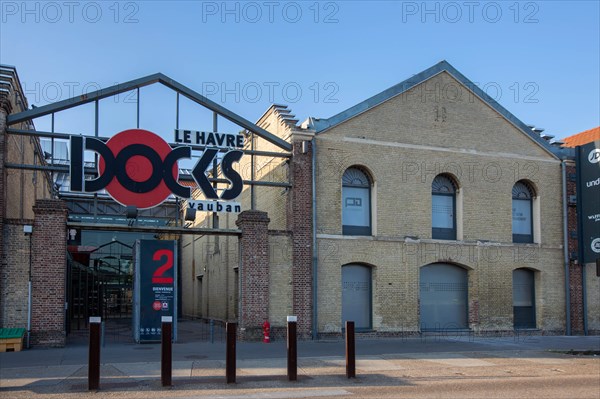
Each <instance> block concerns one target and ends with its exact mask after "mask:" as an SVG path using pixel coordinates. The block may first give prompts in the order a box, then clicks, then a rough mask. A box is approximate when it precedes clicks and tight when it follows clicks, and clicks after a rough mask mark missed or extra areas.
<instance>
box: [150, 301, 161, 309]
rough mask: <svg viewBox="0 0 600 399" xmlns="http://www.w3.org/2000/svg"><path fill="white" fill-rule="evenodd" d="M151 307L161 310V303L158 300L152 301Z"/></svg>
mask: <svg viewBox="0 0 600 399" xmlns="http://www.w3.org/2000/svg"><path fill="white" fill-rule="evenodd" d="M152 309H154V310H157V311H158V310H161V309H162V305H161V304H160V301H154V302H152Z"/></svg>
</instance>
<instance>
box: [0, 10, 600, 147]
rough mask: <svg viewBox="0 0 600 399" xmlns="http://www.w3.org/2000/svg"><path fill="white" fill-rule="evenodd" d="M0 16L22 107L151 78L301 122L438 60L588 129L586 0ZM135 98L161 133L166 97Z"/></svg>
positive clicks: (521, 103)
mask: <svg viewBox="0 0 600 399" xmlns="http://www.w3.org/2000/svg"><path fill="white" fill-rule="evenodd" d="M1 12H2V15H1V28H0V62H1V63H3V64H9V65H14V66H16V67H17V70H18V73H19V76H20V78H21V80H22V82H23V83H24V85H25V90H26V92H27V93H26V94H27V97H28V99H29V101H30V103H33V104H35V105H43V104H46V103H49V102H52V101H57V100H62V99H66V98H68V97H70V95H79V94H82V91H92V90H95V89H97V88H99V87H106V86H109V85H112V84H115V83H120V82H125V81H128V80H131V79H135V78H138V77H141V76H145V75H148V74H152V73H156V72H162V73H164V74H166V75H168V76H170V77H172V78H173V79H175V80H177V81H179V82H180V83H182V84H184V85H186V86H188V87H190V88H192V89H194V90H196V91H198V92H200V93H202V94H204V95H206V96H207V97H208V98H210V99H212V100H213V101H216V102H218V103H221V104H222V105H224V106H225V107H227V108H229V109H231V110H232V111H234V112H237V113H238V114H240V115H242V116H243V117H245V118H247V119H249V120H252V121H255V120H256V119H257V118H258V117H260V115H261V114H262V113H263V112H264V111H265V110H266V109H267V108H268V106H269V105H270V104H271V103H272V102H276V103H284V104H288V105H289V106H290V107H291V109H292V110H293V112H294V113H295V114H296V115H297V117H298V118H299V119H300V120H301V121H302V120H304V119H305V118H306V117H308V116H317V117H330V116H332V115H334V114H336V113H338V112H340V111H343V110H345V109H346V108H348V107H350V106H352V105H354V104H356V103H358V102H360V101H362V100H364V99H366V98H368V97H370V96H372V95H373V94H376V93H378V92H379V91H382V90H384V89H386V88H388V87H390V86H392V85H394V84H396V83H398V82H400V81H402V80H404V79H406V78H408V77H410V76H411V75H413V74H415V73H418V72H420V71H422V70H424V69H426V68H428V67H430V66H432V65H434V64H435V63H437V62H438V61H440V60H443V59H445V60H447V61H449V62H450V63H451V64H452V65H453V66H454V67H456V68H457V69H458V70H459V71H461V72H462V73H463V74H464V75H466V76H467V78H469V79H470V80H472V81H474V82H476V83H477V84H479V85H480V86H481V87H483V88H484V89H486V90H487V91H488V94H490V95H492V96H493V97H495V98H496V99H497V100H498V101H499V102H500V104H502V105H503V106H504V107H505V108H507V109H508V110H509V111H511V112H512V113H513V114H515V115H516V116H517V117H518V118H520V119H521V120H523V121H524V122H525V123H528V124H534V125H537V126H539V127H542V128H545V129H546V132H547V133H549V134H553V135H555V136H556V137H557V138H562V137H565V136H568V135H571V134H573V133H577V132H580V131H583V130H587V129H590V128H592V127H595V126H598V125H600V120H599V119H600V116H599V113H600V111H599V109H600V101H599V97H600V94H599V93H600V82H599V75H600V73H599V70H600V63H599V58H600V50H599V49H600V43H599V38H600V31H599V20H600V10H599V2H598V1H569V2H567V1H522V2H516V1H506V2H504V1H497V2H493V1H472V2H471V1H456V2H427V3H424V2H422V1H383V2H378V1H374V2H366V1H323V2H316V1H306V2H303V1H298V2H292V1H256V2H227V3H224V2H222V1H179V2H177V1H174V2H166V1H123V2H116V1H112V0H109V1H102V2H101V1H98V2H88V1H81V2H80V1H74V2H70V3H69V2H63V1H56V2H27V3H24V2H22V1H2V2H1ZM165 95H166V96H165ZM134 99H135V97H133V96H129V97H127V96H125V95H122V96H121V97H120V98H118V99H114V100H110V101H107V100H105V101H104V102H103V103H102V104H101V114H102V115H101V130H102V131H101V135H103V136H110V135H112V134H114V133H116V132H118V131H119V129H121V128H128V127H134V123H135V119H134V118H135V117H134V116H132V115H134V111H135V104H133V102H132V100H134ZM141 104H142V112H141V118H142V125H143V126H142V127H147V128H154V129H157V130H161V131H166V132H168V133H167V134H166V135H167V136H171V135H172V133H171V132H172V129H173V127H174V120H175V113H174V95H172V94H171V93H169V91H168V90H166V89H165V90H163V89H160V88H148V89H143V90H142V94H141ZM158 104H163V105H161V106H159V105H158ZM193 110H194V108H192V107H191V105H190V104H186V103H185V102H184V103H183V104H182V116H181V127H182V128H191V129H197V130H205V129H210V128H211V125H210V124H209V122H208V121H209V116H210V115H209V113H206V114H202V113H198V112H193ZM92 112H93V108H92V107H91V106H89V107H86V108H84V109H83V110H79V111H77V112H71V113H70V114H69V113H64V116H57V126H56V130H57V131H66V130H69V131H71V132H81V133H89V132H90V130H91V129H92V122H90V121H91V116H92V115H93V113H92ZM36 125H37V127H38V129H47V128H48V119H47V118H45V119H43V120H42V119H40V120H38V121H36ZM73 130H76V131H73ZM121 130H122V129H121ZM219 130H221V131H226V130H235V129H234V127H229V126H227V125H226V124H225V125H222V126H221V128H220V129H219Z"/></svg>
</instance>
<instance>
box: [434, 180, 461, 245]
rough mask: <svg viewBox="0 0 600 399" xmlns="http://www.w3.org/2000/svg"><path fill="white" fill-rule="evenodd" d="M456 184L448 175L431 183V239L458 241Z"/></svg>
mask: <svg viewBox="0 0 600 399" xmlns="http://www.w3.org/2000/svg"><path fill="white" fill-rule="evenodd" d="M456 188H457V187H456V184H455V183H454V181H453V180H452V179H451V178H450V177H449V176H446V175H437V176H436V177H435V179H433V183H431V238H437V239H440V240H456Z"/></svg>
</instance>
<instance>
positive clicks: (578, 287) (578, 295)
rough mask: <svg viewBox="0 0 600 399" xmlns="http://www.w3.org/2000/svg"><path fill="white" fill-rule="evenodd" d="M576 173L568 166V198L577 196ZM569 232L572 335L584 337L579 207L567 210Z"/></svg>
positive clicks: (571, 207) (573, 167)
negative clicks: (579, 260)
mask: <svg viewBox="0 0 600 399" xmlns="http://www.w3.org/2000/svg"><path fill="white" fill-rule="evenodd" d="M575 173H576V168H575V164H574V163H573V164H571V165H569V164H567V198H568V197H569V196H570V195H576V194H577V183H576V180H575V178H574V176H575ZM567 231H568V234H569V238H568V245H569V254H574V255H575V256H574V257H571V256H570V258H571V259H570V260H569V291H570V300H571V320H570V321H569V320H567V323H569V322H570V323H571V334H572V335H583V333H584V329H583V268H582V266H581V264H579V263H578V262H577V261H576V260H575V259H577V257H578V254H579V252H578V249H579V244H578V237H577V207H576V206H575V205H572V204H571V205H568V208H567Z"/></svg>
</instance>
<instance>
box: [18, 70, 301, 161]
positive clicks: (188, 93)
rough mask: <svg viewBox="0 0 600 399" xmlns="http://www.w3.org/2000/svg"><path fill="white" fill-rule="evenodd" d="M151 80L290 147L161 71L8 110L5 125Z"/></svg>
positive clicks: (148, 83)
mask: <svg viewBox="0 0 600 399" xmlns="http://www.w3.org/2000/svg"><path fill="white" fill-rule="evenodd" d="M154 83H161V84H163V85H165V86H167V87H168V88H170V89H172V90H174V91H176V92H177V93H179V94H181V95H183V96H185V97H187V98H189V99H190V100H192V101H194V102H195V103H197V104H200V105H202V106H204V107H206V108H208V109H210V110H211V111H214V112H216V113H217V114H219V115H221V116H222V117H224V118H226V119H228V120H230V121H231V122H233V123H235V124H236V125H239V126H241V127H243V128H244V129H247V130H249V131H251V132H254V133H255V134H257V135H258V136H259V137H262V138H263V139H265V140H267V141H269V142H271V143H273V144H275V145H276V146H278V147H280V148H281V149H284V150H286V151H291V150H292V145H291V144H290V143H288V142H287V141H285V140H283V139H281V138H279V137H277V136H275V135H273V134H271V133H269V132H267V131H266V130H265V129H262V128H260V127H258V126H257V125H256V124H254V123H252V122H250V121H249V120H247V119H245V118H243V117H241V116H240V115H238V114H236V113H234V112H231V111H230V110H228V109H227V108H225V107H223V106H221V105H219V104H217V103H215V102H214V101H211V100H209V99H208V98H206V97H204V96H203V95H201V94H200V93H198V92H196V91H194V90H192V89H190V88H188V87H186V86H184V85H182V84H181V83H179V82H177V81H175V80H173V79H171V78H169V77H168V76H165V75H163V74H162V73H156V74H154V75H149V76H146V77H143V78H139V79H135V80H131V81H129V82H126V83H122V84H118V85H115V86H111V87H107V88H106V89H101V90H97V91H94V92H91V93H88V94H84V95H81V96H77V97H72V98H69V99H67V100H63V101H58V102H56V103H52V104H48V105H44V106H41V107H37V108H35V109H31V110H27V111H23V112H19V113H16V114H11V115H9V116H8V118H7V125H8V126H10V125H14V124H16V123H20V122H23V121H27V120H32V119H35V118H39V117H41V116H44V115H49V114H52V113H54V112H59V111H63V110H65V109H69V108H73V107H77V106H79V105H83V104H87V103H90V102H93V101H96V100H100V99H103V98H106V97H111V96H114V95H116V94H120V93H124V92H126V91H130V90H133V89H137V88H140V87H144V86H148V85H151V84H154Z"/></svg>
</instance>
